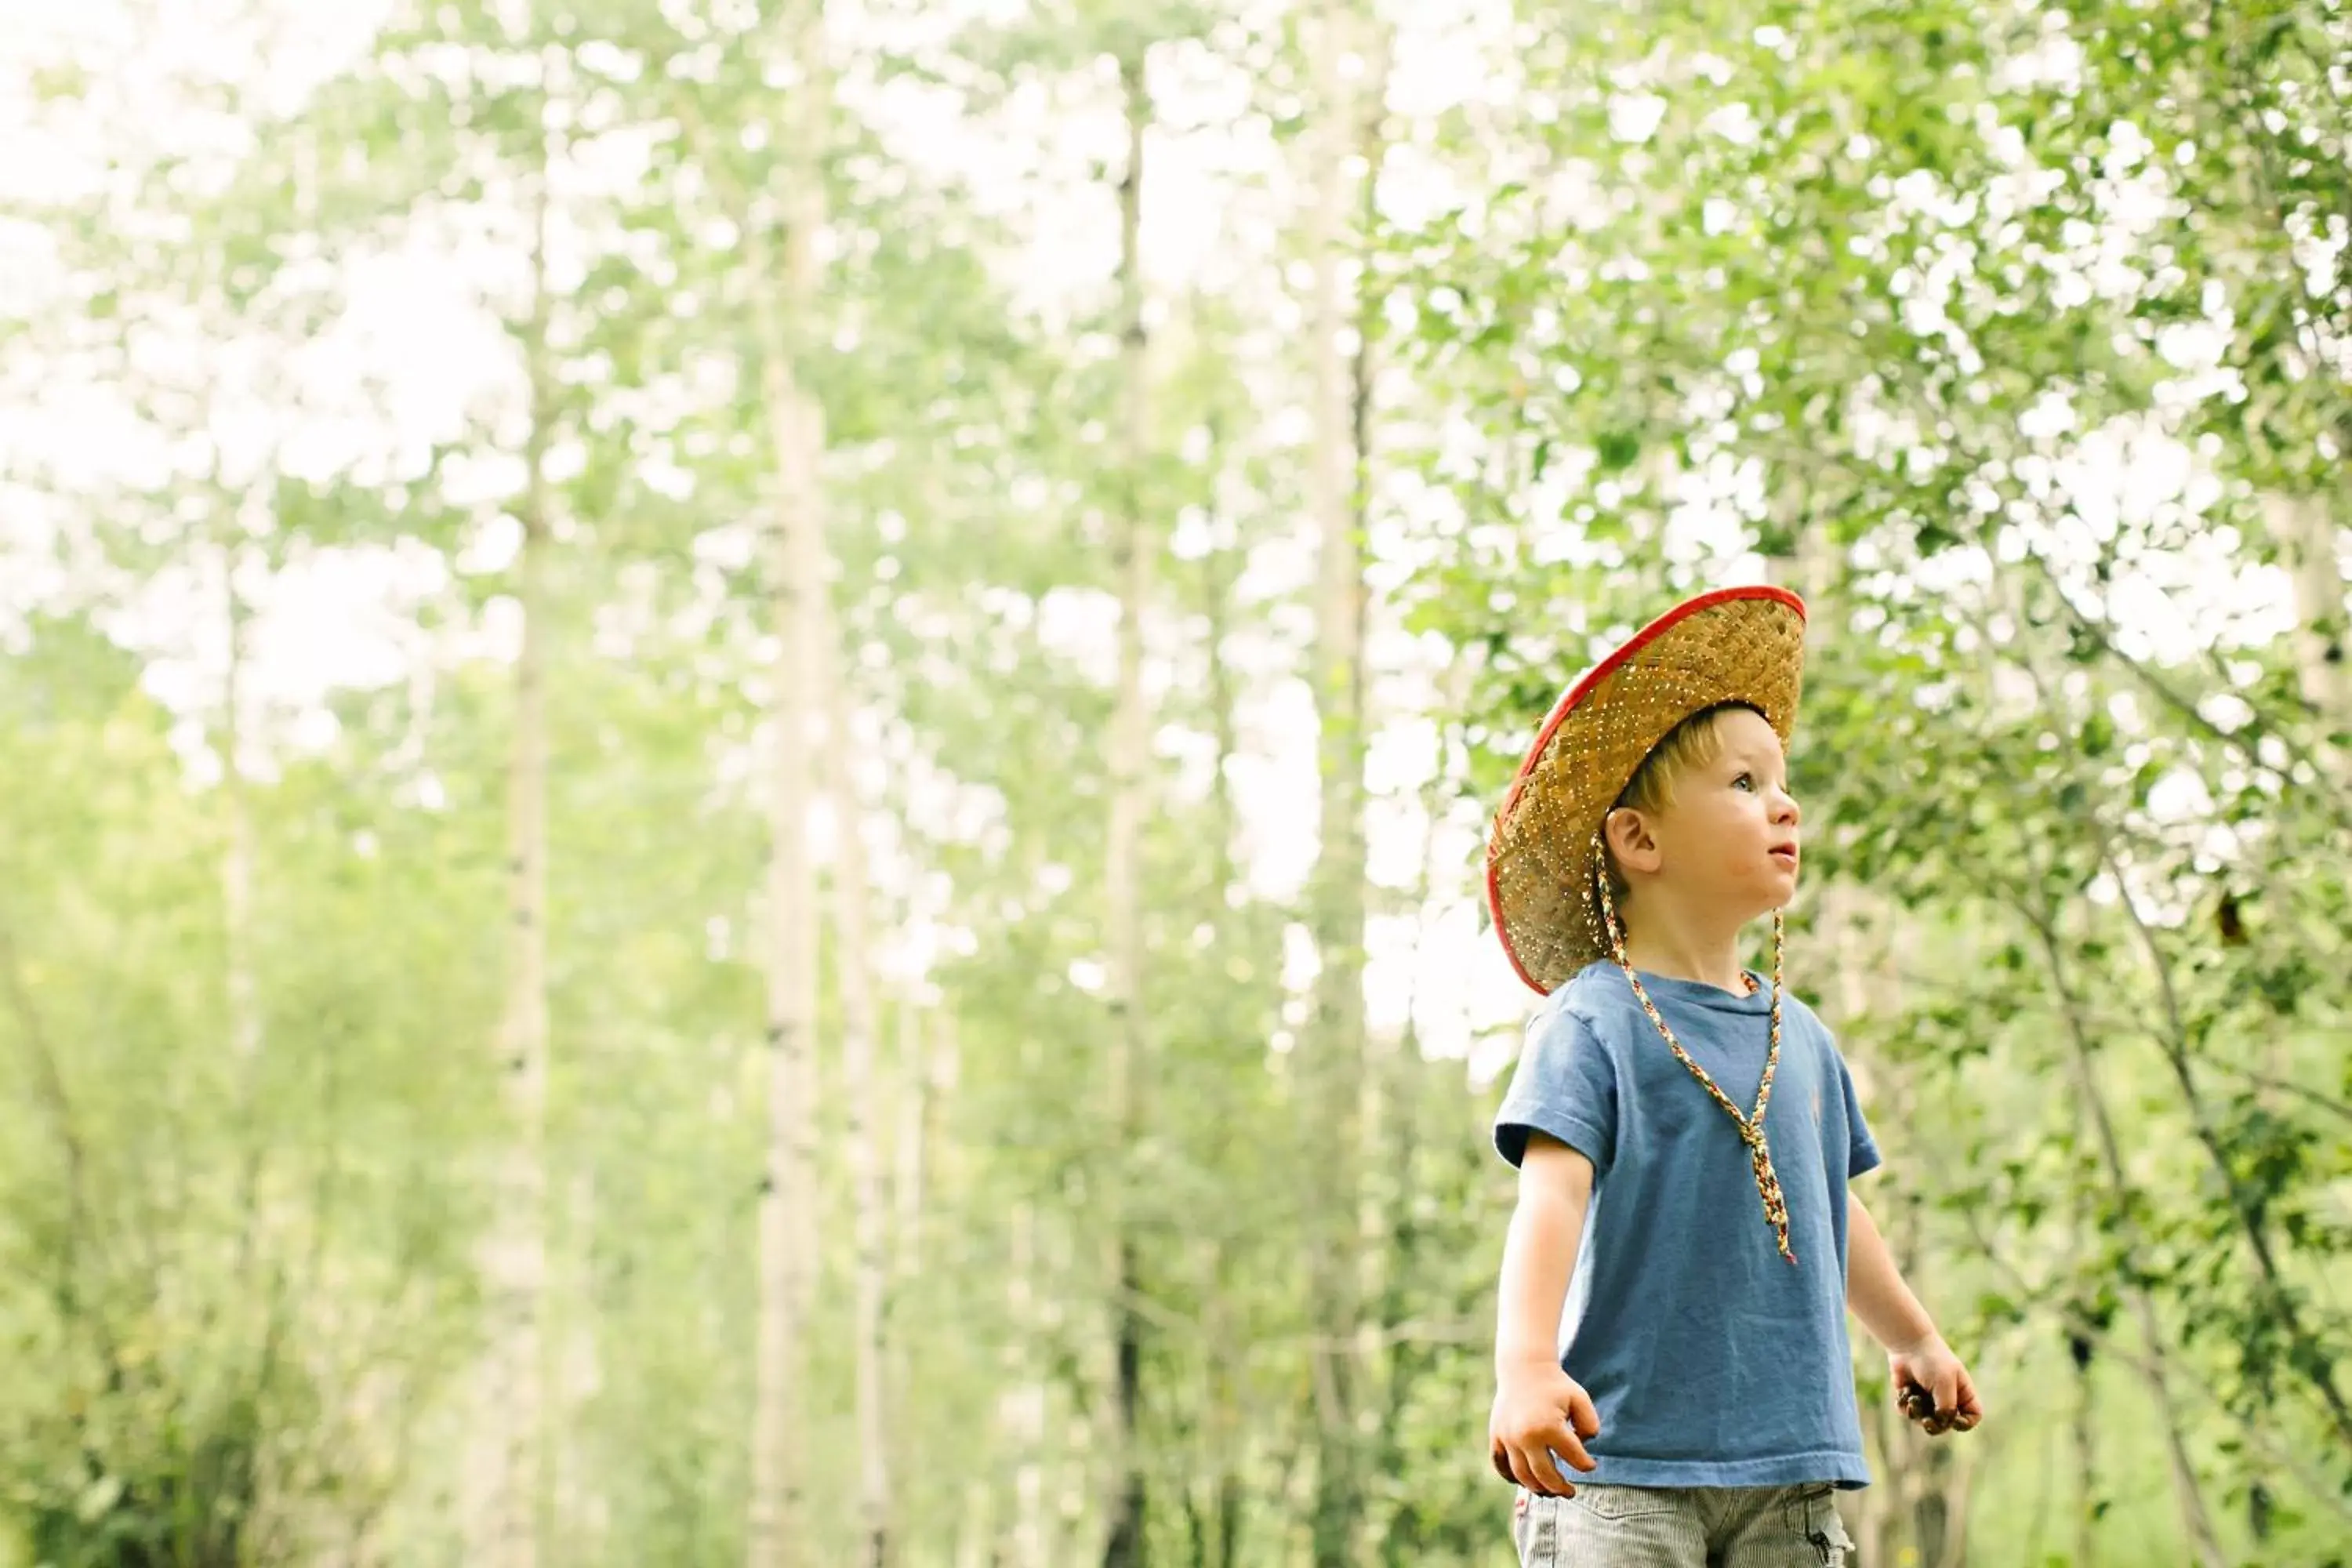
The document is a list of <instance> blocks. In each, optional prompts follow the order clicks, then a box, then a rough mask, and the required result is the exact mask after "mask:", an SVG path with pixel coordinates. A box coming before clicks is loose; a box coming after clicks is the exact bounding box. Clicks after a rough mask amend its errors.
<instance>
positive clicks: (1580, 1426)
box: [1486, 1361, 1601, 1497]
mask: <svg viewBox="0 0 2352 1568" xmlns="http://www.w3.org/2000/svg"><path fill="white" fill-rule="evenodd" d="M1600 1434H1601V1417H1600V1415H1598V1414H1596V1413H1595V1412H1594V1410H1593V1408H1592V1396H1591V1394H1586V1393H1585V1392H1584V1389H1583V1387H1582V1385H1580V1384H1578V1382H1577V1381H1576V1380H1575V1379H1574V1378H1572V1377H1570V1376H1569V1375H1568V1373H1565V1372H1563V1371H1561V1370H1560V1367H1559V1363H1557V1362H1552V1361H1547V1362H1545V1363H1543V1364H1542V1365H1540V1366H1529V1367H1526V1368H1522V1369H1518V1370H1515V1371H1513V1372H1512V1373H1509V1374H1508V1375H1507V1376H1505V1377H1504V1378H1503V1379H1502V1380H1501V1382H1500V1384H1499V1385H1498V1386H1497V1387H1496V1391H1495V1411H1494V1415H1492V1416H1491V1417H1489V1418H1488V1420H1487V1423H1486V1447H1487V1451H1488V1458H1491V1459H1493V1460H1494V1463H1495V1473H1496V1475H1498V1476H1501V1477H1502V1478H1503V1479H1505V1480H1507V1481H1509V1482H1511V1483H1513V1484H1514V1485H1517V1486H1522V1487H1525V1488H1527V1489H1528V1490H1529V1491H1531V1492H1535V1493H1538V1495H1540V1496H1543V1497H1574V1496H1575V1495H1576V1488H1575V1487H1574V1486H1573V1485H1571V1484H1570V1481H1569V1479H1568V1478H1567V1477H1566V1476H1564V1475H1562V1474H1560V1471H1559V1466H1558V1465H1557V1464H1555V1463H1554V1462H1553V1458H1552V1457H1553V1456H1554V1455H1555V1454H1556V1455H1558V1456H1559V1458H1563V1459H1566V1460H1567V1461H1568V1462H1569V1464H1570V1466H1571V1467H1573V1468H1576V1469H1579V1470H1586V1471H1590V1470H1593V1469H1597V1468H1599V1466H1598V1465H1597V1463H1596V1462H1595V1461H1594V1459H1593V1458H1592V1456H1591V1455H1590V1454H1588V1453H1586V1452H1585V1451H1584V1441H1583V1440H1584V1439H1585V1438H1587V1437H1596V1436H1600Z"/></svg>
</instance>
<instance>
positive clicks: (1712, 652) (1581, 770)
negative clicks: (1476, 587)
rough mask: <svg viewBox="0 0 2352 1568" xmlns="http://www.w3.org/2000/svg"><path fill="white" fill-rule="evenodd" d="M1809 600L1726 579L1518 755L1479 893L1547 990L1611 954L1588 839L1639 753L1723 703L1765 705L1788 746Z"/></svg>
mask: <svg viewBox="0 0 2352 1568" xmlns="http://www.w3.org/2000/svg"><path fill="white" fill-rule="evenodd" d="M1804 665H1805V605H1804V601H1802V600H1801V599H1800V598H1798V597H1797V595H1794V594H1791V593H1790V592H1788V591H1787V590H1786V589H1783V588H1769V587H1747V588H1726V589H1720V590H1718V591H1717V592H1715V593H1711V594H1702V595H1698V596H1697V597H1696V598H1694V599H1689V600H1686V601H1685V602H1684V603H1682V604H1680V605H1675V607H1674V608H1673V609H1671V610H1669V611H1667V612H1666V613H1665V614H1664V615H1663V616H1659V617H1658V618H1657V619H1656V620H1654V621H1653V622H1651V623H1650V624H1649V625H1648V626H1644V627H1643V628H1642V630H1641V631H1639V632H1637V633H1636V634H1634V636H1633V637H1632V638H1631V639H1629V640H1628V641H1627V642H1626V643H1625V645H1624V646H1623V647H1620V648H1618V649H1617V650H1616V651H1615V652H1614V653H1612V654H1611V655H1610V656H1609V657H1608V658H1604V659H1602V660H1601V663H1600V664H1598V665H1596V666H1594V667H1593V668H1592V670H1591V672H1590V673H1589V674H1587V675H1586V676H1585V677H1584V678H1583V679H1581V680H1579V681H1578V682H1577V683H1576V685H1575V686H1574V688H1572V689H1570V691H1569V693H1568V695H1567V696H1566V697H1564V698H1562V699H1561V700H1560V701H1559V705H1558V706H1557V707H1555V708H1554V709H1553V710H1551V713H1550V715H1549V717H1548V718H1547V719H1546V720H1545V721H1544V724H1543V728H1542V729H1541V730H1540V731H1538V733H1537V736H1536V742H1535V744H1534V746H1533V747H1532V748H1530V749H1529V751H1528V755H1527V760H1526V761H1525V762H1524V763H1521V764H1520V765H1519V773H1518V777H1517V779H1516V780H1515V781H1514V782H1513V783H1512V785H1511V791H1510V794H1509V795H1507V796H1506V797H1505V799H1504V801H1503V807H1502V809H1501V810H1500V811H1499V812H1497V813H1496V816H1495V827H1494V832H1493V834H1492V835H1491V836H1490V837H1489V838H1488V840H1487V844H1486V902H1487V908H1488V909H1489V910H1491V911H1492V913H1493V915H1494V919H1495V931H1496V935H1497V936H1499V937H1500V938H1501V939H1502V942H1503V951H1504V952H1506V953H1507V954H1508V955H1509V957H1510V960H1511V965H1512V967H1513V968H1515V969H1517V971H1518V973H1519V977H1520V978H1521V979H1522V980H1525V981H1526V982H1527V983H1528V984H1529V985H1531V986H1533V987H1534V988H1535V989H1536V990H1537V991H1538V992H1541V993H1543V994H1547V995H1549V994H1550V993H1551V992H1552V991H1554V990H1555V989H1557V988H1558V987H1559V985H1560V984H1563V983H1564V982H1566V981H1567V980H1568V979H1569V978H1570V976H1572V975H1574V974H1575V973H1577V971H1579V970H1580V969H1582V968H1583V967H1584V966H1585V965H1586V964H1588V963H1591V962H1592V961H1593V960H1595V959H1597V958H1600V957H1601V956H1603V955H1604V954H1606V953H1607V952H1608V951H1609V943H1608V937H1607V935H1606V933H1605V931H1604V928H1603V922H1602V917H1601V906H1600V901H1599V900H1598V898H1597V897H1596V896H1595V886H1596V884H1595V881H1594V878H1595V876H1596V875H1597V874H1598V872H1599V870H1600V867H1599V866H1598V864H1597V863H1596V860H1595V858H1594V854H1593V848H1592V845H1593V837H1594V835H1596V834H1597V833H1598V832H1599V831H1600V829H1601V819H1602V818H1604V817H1605V816H1608V814H1609V812H1610V810H1611V808H1612V806H1614V805H1616V803H1617V798H1618V796H1619V795H1622V794H1623V793H1624V790H1625V786H1626V784H1629V783H1631V782H1632V780H1633V774H1634V773H1635V771H1636V770H1638V769H1639V768H1640V767H1641V765H1642V761H1643V758H1645V757H1647V756H1648V755H1649V754H1650V752H1652V751H1653V750H1654V749H1655V748H1656V746H1657V744H1658V742H1661V741H1663V740H1664V739H1665V738H1666V736H1667V734H1668V733H1669V732H1670V731H1673V729H1674V728H1675V725H1677V724H1679V723H1681V722H1682V721H1684V720H1685V719H1687V718H1689V717H1690V716H1691V715H1692V714H1694V713H1698V712H1701V711H1703V710H1706V709H1709V708H1713V707H1715V706H1717V705H1718V704H1720V703H1726V702H1742V703H1747V704H1748V705H1750V706H1752V707H1754V708H1755V709H1756V710H1758V711H1759V712H1760V713H1762V714H1763V715H1764V718H1765V721H1766V722H1768V723H1769V724H1770V725H1771V726H1772V729H1773V731H1775V732H1776V733H1777V734H1779V736H1780V743H1781V744H1782V745H1784V746H1785V745H1786V744H1788V742H1789V739H1790V735H1791V733H1792V732H1793V731H1795V729H1796V721H1797V700H1798V697H1799V695H1800V692H1801V689H1802V686H1803V681H1804Z"/></svg>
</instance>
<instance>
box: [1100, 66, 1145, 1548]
mask: <svg viewBox="0 0 2352 1568" xmlns="http://www.w3.org/2000/svg"><path fill="white" fill-rule="evenodd" d="M1144 63H1145V62H1144V54H1143V47H1142V46H1141V45H1140V44H1138V45H1135V46H1133V47H1131V49H1130V51H1129V52H1128V53H1127V54H1125V55H1123V56H1122V57H1121V58H1120V60H1119V67H1118V69H1119V83H1120V86H1121V88H1122V89H1123V90H1124V93H1125V98H1126V104H1127V169H1126V173H1125V175H1124V176H1123V178H1122V179H1121V181H1120V183H1119V188H1118V198H1119V199H1118V213H1119V253H1118V254H1119V260H1118V290H1119V341H1120V363H1121V372H1122V375H1121V379H1122V382H1123V384H1124V408H1123V411H1122V412H1123V421H1122V424H1123V428H1122V430H1121V435H1120V441H1121V446H1122V448H1123V450H1122V466H1123V468H1124V484H1123V487H1122V489H1123V492H1124V493H1123V494H1122V496H1121V498H1120V503H1119V507H1118V516H1117V517H1116V518H1114V519H1113V520H1112V521H1111V529H1112V543H1111V564H1112V574H1113V576H1114V578H1115V579H1116V586H1117V591H1118V599H1119V617H1118V695H1117V698H1116V706H1115V708H1114V710H1113V714H1112V719H1111V735H1110V822H1109V836H1108V843H1107V845H1106V847H1105V854H1104V871H1103V897H1104V902H1105V904H1106V907H1107V912H1108V927H1109V937H1110V999H1109V1000H1110V1015H1111V1016H1110V1040H1109V1045H1110V1108H1109V1118H1108V1127H1109V1128H1110V1129H1111V1137H1112V1139H1113V1141H1114V1142H1113V1146H1112V1148H1111V1151H1110V1158H1109V1164H1110V1168H1111V1170H1112V1171H1113V1172H1114V1174H1113V1176H1112V1178H1111V1186H1110V1224H1111V1236H1110V1255H1111V1256H1110V1278H1111V1304H1110V1323H1111V1363H1112V1365H1111V1380H1112V1386H1111V1399H1110V1412H1109V1422H1108V1425H1109V1428H1110V1430H1109V1432H1108V1449H1109V1458H1110V1464H1109V1467H1108V1478H1107V1483H1108V1497H1107V1509H1106V1511H1107V1516H1108V1526H1107V1530H1106V1532H1105V1535H1104V1538H1103V1554H1102V1563H1103V1568H1139V1565H1140V1563H1142V1561H1143V1513H1144V1478H1143V1464H1142V1456H1141V1455H1140V1453H1139V1450H1138V1428H1139V1426H1140V1424H1141V1420H1140V1418H1141V1406H1142V1401H1143V1387H1142V1384H1143V1334H1144V1322H1143V1315H1142V1312H1141V1310H1139V1305H1140V1297H1141V1293H1142V1289H1143V1284H1142V1256H1141V1248H1140V1247H1139V1241H1138V1237H1137V1235H1136V1212H1135V1211H1136V1203H1135V1187H1136V1182H1135V1177H1134V1173H1133V1171H1132V1168H1131V1165H1130V1162H1131V1161H1132V1159H1133V1157H1134V1154H1135V1151H1136V1147H1137V1144H1138V1142H1139V1138H1140V1135H1141V1132H1142V1129H1143V1125H1144V1122H1143V1099H1144V1093H1145V1076H1146V1067H1147V1061H1146V1052H1147V1051H1148V1049H1149V1041H1148V1040H1147V1038H1146V1037H1145V1032H1144V1016H1143V887H1142V867H1141V857H1142V849H1143V806H1144V773H1145V770H1146V769H1147V768H1148V767H1149V765H1150V715H1149V713H1148V712H1147V711H1146V710H1145V698H1144V691H1143V614H1144V608H1145V605H1147V604H1148V603H1149V599H1150V582H1151V545H1150V539H1149V536H1148V534H1147V532H1146V530H1145V527H1144V519H1143V506H1144V500H1143V494H1142V489H1143V470H1144V463H1145V459H1146V457H1147V454H1148V451H1149V443H1150V426H1149V423H1148V421H1149V404H1148V400H1147V399H1148V394H1149V390H1150V388H1149V380H1148V378H1149V376H1150V364H1149V362H1148V359H1147V357H1146V350H1147V349H1148V347H1149V343H1148V340H1147V338H1146V335H1145V328H1144V320H1143V270H1142V255H1141V230H1142V216H1143V174H1144V164H1143V152H1144V136H1145V133H1146V132H1147V131H1148V129H1149V128H1150V123H1151V112H1152V110H1151V97H1150V88H1149V85H1148V84H1147V82H1146V81H1145V79H1144Z"/></svg>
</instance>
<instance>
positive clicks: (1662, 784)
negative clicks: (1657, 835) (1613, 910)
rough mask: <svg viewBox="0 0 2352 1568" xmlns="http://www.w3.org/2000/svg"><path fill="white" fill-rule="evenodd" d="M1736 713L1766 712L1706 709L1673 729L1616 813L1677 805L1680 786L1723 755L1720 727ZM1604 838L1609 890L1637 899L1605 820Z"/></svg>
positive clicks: (1740, 705) (1736, 705)
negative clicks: (1693, 772)
mask: <svg viewBox="0 0 2352 1568" xmlns="http://www.w3.org/2000/svg"><path fill="white" fill-rule="evenodd" d="M1734 709H1745V710H1748V712H1750V713H1754V714H1755V715H1756V716H1757V717H1758V718H1759V719H1761V718H1763V717H1764V713H1763V711H1762V710H1760V709H1759V708H1757V707H1755V706H1754V705H1752V704H1750V703H1747V702H1718V703H1717V704H1716V705H1715V706H1714V707H1712V708H1702V709H1700V710H1698V711H1697V712H1696V713H1694V714H1692V715H1691V716H1690V717H1689V718H1687V719H1685V720H1684V721H1682V722H1681V723H1679V724H1677V725H1675V727H1674V728H1673V729H1671V730H1669V731H1666V738H1665V739H1664V740H1663V741H1660V742H1658V743H1657V744H1656V745H1654V746H1653V747H1651V748H1650V754H1649V755H1647V756H1645V757H1643V759H1642V765H1641V766H1640V767H1637V768H1635V769H1634V770H1633V777H1632V778H1631V779H1629V780H1627V781H1626V784H1625V787H1624V789H1623V790H1622V791H1620V792H1619V794H1618V796H1617V799H1616V801H1615V803H1614V804H1613V805H1611V806H1610V808H1609V809H1610V810H1611V811H1612V812H1613V811H1651V812H1656V811H1664V810H1665V809H1666V808H1667V807H1669V806H1671V805H1674V804H1675V784H1677V783H1679V782H1680V781H1681V779H1682V778H1683V776H1684V775H1685V773H1689V772H1690V771H1691V770H1692V769H1694V768H1704V767H1707V766H1709V765H1711V764H1712V763H1714V762H1715V760H1716V759H1717V757H1719V756H1721V755H1723V736H1722V733H1721V731H1720V726H1719V725H1718V724H1717V722H1716V721H1717V720H1719V719H1721V718H1722V717H1723V715H1725V714H1726V713H1728V712H1730V711H1732V710H1734ZM1601 826H1602V832H1601V874H1602V875H1603V876H1605V877H1607V878H1608V879H1609V891H1610V893H1611V894H1612V896H1613V897H1614V898H1615V899H1616V900H1617V901H1618V902H1619V903H1621V904H1622V903H1623V902H1625V901H1626V900H1628V899H1629V898H1631V897H1632V896H1633V889H1632V887H1631V886H1630V885H1628V883H1627V882H1626V880H1625V873H1624V872H1622V871H1621V870H1619V869H1618V868H1617V851H1616V849H1615V848H1614V847H1612V846H1611V845H1610V843H1609V835H1608V831H1607V827H1608V819H1607V818H1605V817H1604V818H1602V823H1601Z"/></svg>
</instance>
